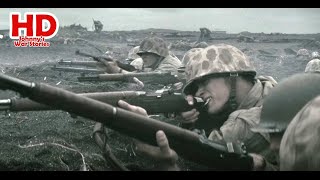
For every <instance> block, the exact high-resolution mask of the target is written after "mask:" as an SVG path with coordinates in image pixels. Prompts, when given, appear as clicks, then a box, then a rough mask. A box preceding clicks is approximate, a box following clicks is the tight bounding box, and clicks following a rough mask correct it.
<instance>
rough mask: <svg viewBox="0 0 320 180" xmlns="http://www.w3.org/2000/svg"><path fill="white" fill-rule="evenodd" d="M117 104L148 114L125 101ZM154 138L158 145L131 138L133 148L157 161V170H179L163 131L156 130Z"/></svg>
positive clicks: (176, 156) (175, 157)
mask: <svg viewBox="0 0 320 180" xmlns="http://www.w3.org/2000/svg"><path fill="white" fill-rule="evenodd" d="M118 105H119V107H121V108H123V109H126V110H129V111H132V112H135V113H137V114H141V115H144V116H148V114H147V111H146V110H145V109H143V108H141V107H138V106H134V105H131V104H129V103H127V102H125V101H122V100H120V101H119V102H118ZM156 140H157V144H158V147H156V146H151V145H149V144H145V143H143V142H141V141H138V140H136V139H133V141H134V144H135V148H134V150H135V151H136V152H137V153H139V154H141V155H145V156H148V157H150V158H152V159H154V160H156V161H158V162H159V164H158V166H157V170H179V167H178V166H177V164H176V162H177V160H178V155H177V153H176V152H175V151H174V150H172V149H171V148H170V146H169V142H168V139H167V137H166V135H165V134H164V132H163V131H161V130H160V131H157V133H156Z"/></svg>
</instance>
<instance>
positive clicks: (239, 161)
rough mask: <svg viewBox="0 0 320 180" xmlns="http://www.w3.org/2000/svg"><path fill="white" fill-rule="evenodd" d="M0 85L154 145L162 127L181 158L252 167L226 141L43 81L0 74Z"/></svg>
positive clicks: (224, 167) (220, 166)
mask: <svg viewBox="0 0 320 180" xmlns="http://www.w3.org/2000/svg"><path fill="white" fill-rule="evenodd" d="M0 88H1V89H10V90H14V91H17V92H19V93H21V94H22V95H23V96H26V97H29V98H30V99H32V100H34V101H36V102H39V103H43V104H46V105H48V106H52V107H54V108H57V109H61V110H64V111H67V112H71V113H74V114H77V115H79V116H82V117H85V118H89V119H91V120H93V121H96V122H100V123H103V124H105V125H106V126H107V127H109V128H111V129H113V130H116V131H118V132H120V133H123V134H125V135H127V136H131V137H134V138H136V139H139V140H141V141H144V142H146V143H149V144H152V145H156V140H155V139H156V138H155V134H156V132H157V131H158V130H163V131H164V132H165V133H166V135H167V137H168V138H169V140H170V146H171V147H172V148H173V149H174V150H175V151H176V152H177V153H178V154H179V155H180V156H182V157H184V158H186V159H189V160H191V161H194V162H197V163H200V164H203V165H206V166H208V167H211V168H213V169H215V170H251V169H252V164H253V160H252V158H251V157H250V156H247V155H244V154H241V153H229V152H228V151H227V149H228V148H227V146H226V145H225V144H218V143H216V142H213V141H208V140H206V139H205V138H204V137H203V136H200V135H198V134H196V133H195V132H192V131H188V130H185V129H182V128H179V127H177V126H174V125H171V124H168V123H164V122H161V121H158V120H155V119H151V118H148V117H145V116H142V115H140V114H136V113H133V112H130V111H127V110H124V109H121V108H117V107H114V106H111V105H109V104H106V103H102V102H99V101H97V100H94V99H91V98H88V97H85V96H79V95H77V94H75V93H72V92H69V91H67V90H64V89H60V88H57V87H53V86H50V85H46V84H43V83H30V82H26V81H23V80H20V79H17V78H13V77H10V76H7V75H3V74H0Z"/></svg>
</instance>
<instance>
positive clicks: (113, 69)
mask: <svg viewBox="0 0 320 180" xmlns="http://www.w3.org/2000/svg"><path fill="white" fill-rule="evenodd" d="M99 59H100V62H102V63H103V64H104V65H105V67H104V70H105V71H106V72H107V73H110V74H113V73H121V71H122V69H121V68H120V67H119V66H118V64H117V62H116V61H115V60H113V59H112V57H110V56H100V57H99Z"/></svg>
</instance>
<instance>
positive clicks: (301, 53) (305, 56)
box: [296, 49, 310, 60]
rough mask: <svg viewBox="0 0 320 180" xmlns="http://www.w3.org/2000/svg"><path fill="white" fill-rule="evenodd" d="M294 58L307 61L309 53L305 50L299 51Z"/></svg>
mask: <svg viewBox="0 0 320 180" xmlns="http://www.w3.org/2000/svg"><path fill="white" fill-rule="evenodd" d="M296 57H297V58H299V59H305V60H308V59H309V58H310V53H309V51H308V50H307V49H299V50H298V52H297V55H296Z"/></svg>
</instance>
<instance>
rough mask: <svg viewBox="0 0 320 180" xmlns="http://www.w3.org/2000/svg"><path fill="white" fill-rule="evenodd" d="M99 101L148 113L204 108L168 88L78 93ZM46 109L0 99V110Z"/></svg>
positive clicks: (25, 100)
mask: <svg viewBox="0 0 320 180" xmlns="http://www.w3.org/2000/svg"><path fill="white" fill-rule="evenodd" d="M78 95H80V96H85V97H88V98H91V99H95V100H98V101H100V102H104V103H108V104H111V105H113V106H117V103H118V101H119V100H124V101H126V102H128V103H130V104H133V105H136V106H140V107H143V108H144V109H145V110H146V111H147V112H148V114H157V113H171V112H185V111H189V110H191V109H192V108H197V109H199V110H200V109H202V108H205V105H204V102H203V100H202V99H200V98H195V99H194V102H195V104H194V106H190V105H188V103H187V101H186V100H185V99H184V97H183V96H182V94H181V93H173V92H171V90H169V89H164V90H158V91H155V92H145V91H115V92H98V93H82V94H78ZM7 110H9V111H12V112H18V111H46V110H56V108H54V107H51V106H46V105H44V104H41V103H37V102H35V101H32V100H30V99H29V98H11V99H1V100H0V111H7Z"/></svg>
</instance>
